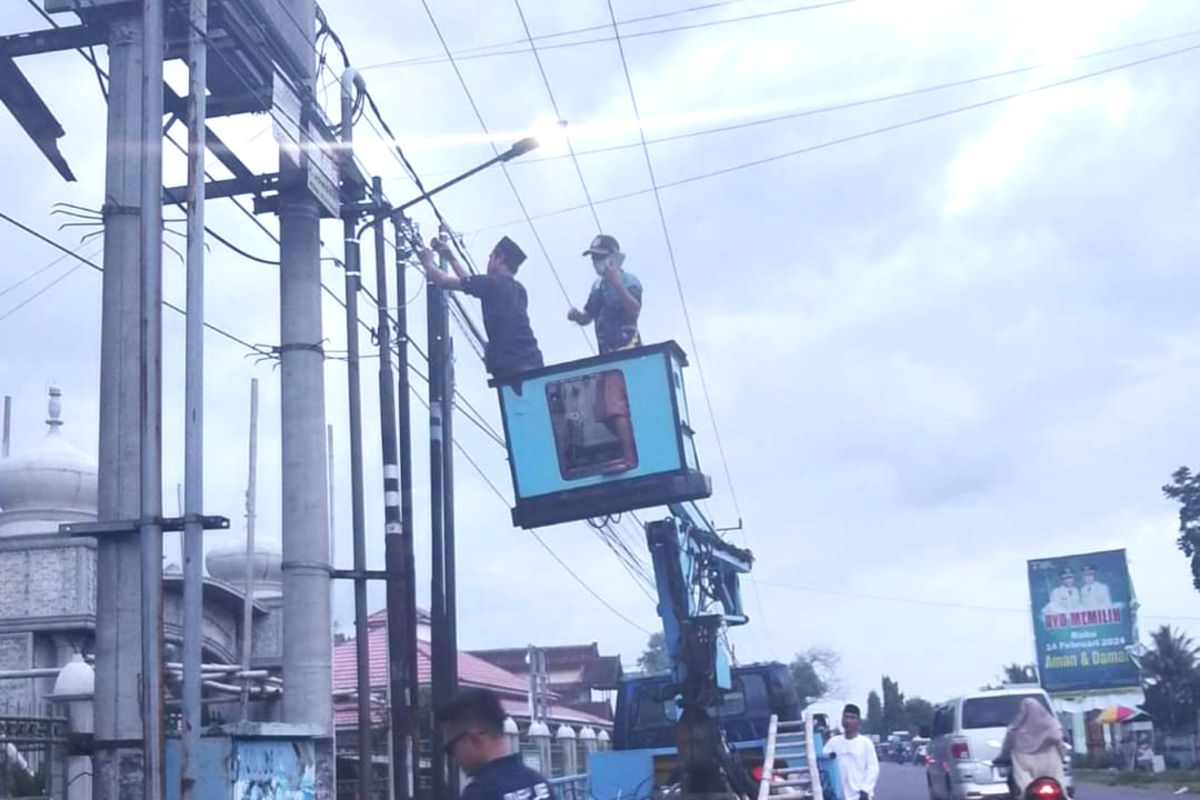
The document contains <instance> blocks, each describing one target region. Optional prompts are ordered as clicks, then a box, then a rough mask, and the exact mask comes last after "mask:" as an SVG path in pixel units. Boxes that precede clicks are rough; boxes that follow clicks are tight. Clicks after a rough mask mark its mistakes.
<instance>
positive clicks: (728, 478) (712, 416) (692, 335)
mask: <svg viewBox="0 0 1200 800" xmlns="http://www.w3.org/2000/svg"><path fill="white" fill-rule="evenodd" d="M607 2H608V13H609V16H610V17H611V18H612V25H613V33H614V34H615V39H616V42H617V50H618V52H619V53H620V55H621V68H622V70H623V71H624V73H625V85H626V86H627V87H628V88H629V101H630V103H632V105H633V115H634V117H635V118H636V119H637V122H638V135H639V136H640V137H641V139H642V153H643V155H644V156H645V158H646V172H647V173H648V174H649V176H650V187H651V190H652V191H653V192H654V205H655V207H656V208H657V209H658V221H659V222H660V223H661V225H662V234H663V241H665V242H666V245H667V258H668V260H669V261H670V262H671V273H672V274H673V275H674V277H675V288H676V290H678V292H679V304H680V306H682V308H683V321H684V323H685V324H686V326H687V332H688V339H689V341H691V344H692V353H693V354H694V355H695V358H696V371H697V372H698V373H699V375H700V388H701V389H702V390H703V392H704V404H705V406H707V408H708V419H709V422H711V423H712V426H713V434H714V436H715V438H716V440H717V451H718V452H719V453H720V455H721V464H722V466H723V467H724V470H725V482H726V483H727V484H728V485H729V494H730V496H731V498H732V499H733V507H734V510H735V511H736V512H737V515H738V519H739V520H741V518H742V510H741V507H740V506H739V505H738V499H737V491H736V490H735V489H734V486H733V476H732V474H731V473H730V471H729V460H728V459H727V458H726V456H725V445H724V444H723V443H722V441H721V430H720V428H719V427H718V426H717V416H716V413H715V412H714V411H713V404H712V396H711V395H710V394H709V391H708V381H707V380H706V379H705V377H704V365H703V363H702V361H701V359H700V345H699V344H698V343H697V341H696V331H695V329H694V328H693V327H692V315H691V314H690V313H689V312H688V306H687V298H686V297H685V296H684V292H683V281H682V279H681V278H680V276H679V262H678V261H677V260H676V258H675V247H674V245H673V244H672V242H671V230H670V227H669V226H668V225H667V215H666V212H665V211H664V210H663V204H662V195H661V194H660V193H659V190H658V188H659V187H658V180H657V178H656V177H655V175H654V162H653V160H652V159H651V158H650V148H649V147H648V146H647V145H646V133H645V131H644V130H643V128H642V125H641V120H642V115H641V112H640V111H639V109H638V102H637V94H636V93H635V92H634V90H633V78H632V77H630V75H629V62H628V61H627V60H626V58H625V46H624V44H623V43H622V42H621V33H620V31H619V30H618V28H617V17H616V12H614V11H613V6H612V0H607Z"/></svg>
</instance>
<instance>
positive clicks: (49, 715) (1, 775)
mask: <svg viewBox="0 0 1200 800" xmlns="http://www.w3.org/2000/svg"><path fill="white" fill-rule="evenodd" d="M13 710H14V709H11V708H9V707H3V706H0V798H5V800H7V799H8V798H50V799H51V800H63V798H65V797H66V795H67V793H66V789H67V787H66V750H67V731H68V727H67V720H66V717H65V716H56V715H55V713H54V709H53V708H51V707H48V706H46V707H42V708H39V709H37V710H36V711H37V713H31V711H33V710H32V709H19V711H21V712H23V713H9V712H11V711H13Z"/></svg>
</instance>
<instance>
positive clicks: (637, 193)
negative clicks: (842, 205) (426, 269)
mask: <svg viewBox="0 0 1200 800" xmlns="http://www.w3.org/2000/svg"><path fill="white" fill-rule="evenodd" d="M1197 49H1200V45H1191V46H1189V47H1183V48H1180V49H1178V50H1171V51H1168V52H1165V53H1159V54H1157V55H1153V56H1148V57H1146V58H1140V59H1137V60H1135V61H1127V62H1124V63H1121V64H1117V65H1115V66H1112V67H1107V68H1105V69H1100V70H1095V71H1093V72H1085V73H1082V74H1080V75H1076V76H1074V77H1071V78H1065V79H1063V80H1060V81H1054V82H1053V83H1046V84H1042V85H1040V86H1033V87H1030V88H1028V89H1022V90H1020V91H1017V92H1011V93H1009V94H1005V95H1000V96H998V97H993V98H990V99H988V100H982V101H980V102H977V103H971V104H969V105H963V106H956V107H955V108H951V109H947V110H945V111H939V112H937V113H935V114H927V115H925V116H921V117H915V118H913V119H908V120H904V121H902V122H896V123H892V124H890V125H885V126H883V127H881V128H872V129H870V130H866V131H861V132H859V133H854V134H850V135H849V136H842V137H839V138H837V139H828V140H826V141H824V142H818V143H817V144H814V145H808V146H807V147H801V148H799V149H796V150H789V151H787V152H784V153H777V154H775V155H772V156H767V157H765V158H760V159H756V160H754V161H747V162H743V163H740V164H734V165H733V166H729V167H724V168H722V169H717V170H711V171H709V172H702V173H700V174H698V175H691V176H688V177H686V178H680V179H678V180H674V181H668V182H666V183H660V184H658V186H657V189H658V190H662V189H672V188H675V187H677V186H684V185H686V184H689V183H695V182H697V181H703V180H708V179H709V178H715V177H718V176H720V175H728V174H729V173H732V172H738V171H741V170H744V169H750V168H752V167H759V166H762V165H764V164H769V163H772V162H775V161H782V160H784V159H788V158H794V157H796V156H800V155H805V154H807V153H813V152H816V151H818V150H825V149H827V148H830V147H836V146H837V145H842V144H847V143H849V142H855V141H859V140H861V139H867V138H870V137H872V136H878V135H880V134H884V133H890V132H892V131H896V130H901V129H903V128H909V127H912V126H914V125H920V124H923V123H926V122H932V121H934V120H938V119H943V118H945V117H951V116H955V115H957V114H963V113H966V112H968V111H975V110H977V109H980V108H986V107H987V106H993V105H997V104H1000V103H1005V102H1008V101H1010V100H1015V99H1017V98H1019V97H1025V96H1027V95H1031V94H1036V93H1037V92H1043V91H1047V90H1050V89H1057V88H1059V87H1062V86H1067V85H1069V84H1072V83H1078V82H1080V81H1085V80H1089V79H1091V78H1096V77H1100V76H1102V75H1108V74H1110V73H1113V72H1118V71H1120V70H1124V69H1129V68H1130V67H1136V66H1140V65H1142V64H1148V63H1150V62H1153V61H1161V60H1163V59H1167V58H1172V57H1174V56H1178V55H1182V54H1184V53H1190V52H1192V51H1194V50H1197ZM654 191H655V187H646V188H644V189H635V190H633V191H630V192H625V193H623V194H618V195H613V196H611V197H604V198H601V199H599V200H596V204H597V205H604V204H606V203H616V202H619V201H621V200H629V199H631V198H634V197H641V196H643V195H648V194H652V193H653V192H654ZM585 208H587V206H586V205H576V206H570V207H567V208H560V209H557V210H555V211H547V212H545V213H542V214H537V215H534V217H533V219H534V220H543V219H548V218H550V217H556V216H561V215H562V214H569V213H572V212H575V211H581V210H583V209H585ZM514 224H516V223H514V222H507V223H503V224H501V225H488V226H486V227H484V228H478V229H476V231H475V232H476V233H478V232H481V231H487V230H492V229H494V228H501V227H505V226H508V225H514Z"/></svg>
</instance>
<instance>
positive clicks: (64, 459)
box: [0, 386, 96, 536]
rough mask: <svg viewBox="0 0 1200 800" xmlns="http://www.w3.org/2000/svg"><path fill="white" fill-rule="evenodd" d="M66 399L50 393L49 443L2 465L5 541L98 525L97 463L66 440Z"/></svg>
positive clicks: (0, 508)
mask: <svg viewBox="0 0 1200 800" xmlns="http://www.w3.org/2000/svg"><path fill="white" fill-rule="evenodd" d="M61 396H62V392H61V391H60V390H59V389H58V387H57V386H53V387H51V388H50V404H49V405H50V416H49V418H48V419H47V420H46V425H47V426H49V430H48V431H47V432H46V435H45V437H43V438H42V440H41V441H40V442H38V443H37V444H36V445H34V446H33V447H32V448H30V449H29V450H27V451H26V452H24V453H21V454H18V455H15V456H12V457H10V458H5V459H2V460H0V536H5V535H8V536H16V535H20V534H27V533H56V532H57V531H58V526H59V524H60V523H63V522H86V521H90V520H94V519H96V460H95V459H94V458H92V457H91V456H89V455H88V454H86V453H84V452H83V451H82V450H79V449H78V448H76V447H75V446H74V445H73V444H71V443H70V442H69V441H67V438H66V437H65V436H63V434H62V425H63V422H62V420H61V419H60V416H61V414H62V404H61V402H60V400H59V398H60V397H61Z"/></svg>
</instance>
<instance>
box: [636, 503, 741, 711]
mask: <svg viewBox="0 0 1200 800" xmlns="http://www.w3.org/2000/svg"><path fill="white" fill-rule="evenodd" d="M670 511H671V514H672V516H671V517H668V518H667V519H665V520H662V521H660V522H651V523H648V524H647V525H646V541H647V544H648V546H649V548H650V555H651V560H652V562H653V564H654V579H655V583H656V586H657V589H658V615H659V617H660V618H661V619H662V623H663V635H664V640H665V644H666V649H667V655H668V657H669V658H670V660H671V669H672V673H673V674H674V677H675V681H676V684H677V685H679V686H680V687H684V686H688V685H689V684H690V685H694V686H696V688H697V690H699V689H700V687H701V685H702V684H703V685H705V686H710V687H719V688H725V689H727V688H729V685H730V683H729V662H728V659H727V657H726V655H725V652H724V650H723V649H722V648H720V647H717V646H716V643H717V639H718V638H719V637H720V635H721V633H723V632H724V630H725V628H726V627H728V626H732V625H744V624H745V623H746V622H747V621H748V618H747V617H746V614H745V611H744V609H743V607H742V593H741V584H740V576H741V575H743V574H745V573H747V572H749V571H750V567H751V565H752V564H753V563H754V556H753V555H752V554H751V553H750V551H748V550H743V549H741V548H739V547H736V546H734V545H732V544H730V543H728V542H726V541H725V540H724V539H722V538H721V537H720V536H719V535H718V534H717V533H716V531H715V530H714V529H713V526H712V524H711V523H710V522H709V521H708V519H707V518H706V517H705V516H704V514H703V513H702V512H701V511H700V509H698V508H697V507H696V506H695V505H694V504H692V503H680V504H673V505H671V506H670Z"/></svg>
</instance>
